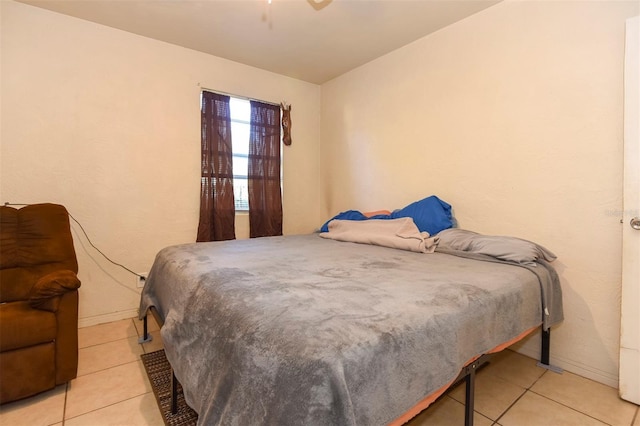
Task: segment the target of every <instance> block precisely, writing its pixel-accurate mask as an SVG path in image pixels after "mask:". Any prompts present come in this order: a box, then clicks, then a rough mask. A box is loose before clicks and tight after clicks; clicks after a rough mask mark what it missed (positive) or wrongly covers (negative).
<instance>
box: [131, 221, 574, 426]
mask: <svg viewBox="0 0 640 426" xmlns="http://www.w3.org/2000/svg"><path fill="white" fill-rule="evenodd" d="M452 254H454V253H434V254H424V253H414V252H409V251H402V250H397V249H391V248H385V247H378V246H370V245H363V244H355V243H347V242H339V241H334V240H327V239H323V238H319V237H318V236H317V235H315V234H314V235H302V236H286V237H271V238H258V239H252V240H235V241H226V242H214V243H197V244H187V245H181V246H173V247H168V248H166V249H163V250H162V251H160V252H159V253H158V255H157V257H156V260H155V262H154V265H153V267H152V270H151V272H150V274H149V277H148V279H147V281H146V285H145V288H144V290H143V293H142V297H141V303H140V315H141V317H143V316H144V315H145V313H146V311H147V309H148V308H149V307H150V306H155V307H156V308H157V310H158V311H159V313H160V315H161V316H162V318H164V326H163V327H162V330H161V334H162V339H163V342H164V347H165V351H166V355H167V358H168V359H169V361H170V362H171V365H172V366H173V368H174V371H175V374H176V377H177V378H178V380H179V381H180V383H181V384H182V385H183V388H184V392H185V398H186V401H187V403H188V404H189V405H190V406H191V407H192V408H193V409H194V410H195V411H196V412H198V415H199V419H198V424H200V425H242V426H246V425H263V424H264V425H384V424H387V423H389V422H391V421H393V420H394V419H396V418H398V417H399V416H400V415H402V414H403V413H405V412H406V411H407V410H409V409H411V408H412V407H413V406H414V405H415V404H416V403H417V402H419V401H420V400H422V399H423V398H424V397H425V396H427V395H430V394H431V393H433V392H434V391H436V390H437V389H439V388H441V387H442V386H444V385H446V384H447V383H448V382H450V381H451V380H452V379H453V378H455V377H456V375H457V374H458V372H459V371H460V369H461V368H462V367H463V366H464V365H465V363H466V362H468V361H469V360H470V359H471V358H473V357H475V356H478V355H481V354H483V353H486V352H488V351H490V350H491V349H492V348H494V347H496V346H497V345H499V344H501V343H503V342H506V341H509V340H511V339H513V338H515V337H516V336H518V335H519V334H521V333H522V332H523V331H525V330H527V329H530V328H532V327H535V326H536V325H539V324H541V322H542V321H543V319H544V320H545V325H546V326H550V325H553V324H554V323H555V322H557V321H559V320H561V319H562V305H561V303H557V302H558V301H561V294H560V286H559V283H558V280H557V275H556V274H555V272H554V271H553V268H551V267H550V266H549V265H548V264H540V265H539V266H537V267H526V266H517V265H513V264H507V263H504V262H499V261H493V260H492V259H486V258H483V256H478V255H470V254H463V255H462V256H467V257H462V256H457V255H452ZM469 257H476V258H469ZM479 260H489V261H479ZM541 289H544V295H543V293H542V291H541ZM543 296H544V298H545V299H546V300H547V301H546V302H545V303H546V306H547V308H548V310H549V311H550V315H547V316H545V315H544V307H543V302H542V299H543ZM554 300H555V301H556V302H554ZM545 317H546V318H545Z"/></svg>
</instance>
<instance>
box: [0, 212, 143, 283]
mask: <svg viewBox="0 0 640 426" xmlns="http://www.w3.org/2000/svg"><path fill="white" fill-rule="evenodd" d="M4 205H5V206H30V205H31V204H19V203H9V202H5V203H4ZM67 214H68V215H69V217H70V218H71V219H73V221H74V222H75V223H77V224H78V226H79V227H80V229H81V230H82V233H83V234H84V237H85V238H86V239H87V241H88V242H89V244H90V245H91V247H93V248H94V249H95V250H96V251H97V252H98V253H100V254H101V255H102V257H104V258H105V259H107V260H108V261H109V262H111V263H112V264H114V265H116V266H119V267H121V268H122V269H124V270H126V271H128V272H130V273H132V274H133V275H135V276H136V277H139V278H140V279H141V280H142V281H143V282H144V281H145V280H146V279H147V277H145V276H144V275H140V274H138V273H136V272H133V271H132V270H131V269H129V268H127V267H126V266H124V265H123V264H121V263H118V262H115V261H113V260H111V259H110V258H109V256H107V255H106V254H104V253H103V252H102V251H101V250H100V249H99V248H98V247H96V246H95V244H93V242H91V239H90V238H89V235H87V231H85V230H84V227H83V226H82V224H81V223H80V222H78V219H76V218H75V217H73V215H71V213H69V211H68V210H67Z"/></svg>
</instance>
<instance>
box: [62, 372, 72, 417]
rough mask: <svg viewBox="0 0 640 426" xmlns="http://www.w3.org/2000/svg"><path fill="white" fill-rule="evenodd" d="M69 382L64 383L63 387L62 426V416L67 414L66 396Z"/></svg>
mask: <svg viewBox="0 0 640 426" xmlns="http://www.w3.org/2000/svg"><path fill="white" fill-rule="evenodd" d="M70 382H71V381H68V382H67V383H65V386H64V404H63V405H62V426H64V416H65V415H66V414H67V395H69V386H70Z"/></svg>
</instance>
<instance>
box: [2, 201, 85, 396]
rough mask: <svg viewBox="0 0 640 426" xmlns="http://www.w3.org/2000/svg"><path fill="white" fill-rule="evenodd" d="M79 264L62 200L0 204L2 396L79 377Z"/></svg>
mask: <svg viewBox="0 0 640 426" xmlns="http://www.w3.org/2000/svg"><path fill="white" fill-rule="evenodd" d="M77 272H78V261H77V259H76V253H75V250H74V248H73V239H72V237H71V228H70V226H69V216H68V213H67V210H66V209H65V208H64V207H63V206H60V205H57V204H33V205H30V206H26V207H23V208H21V209H14V208H11V207H6V206H1V207H0V404H2V403H5V402H9V401H14V400H16V399H20V398H25V397H28V396H31V395H34V394H36V393H39V392H43V391H46V390H49V389H52V388H54V387H55V386H56V385H59V384H62V383H66V382H68V381H69V380H71V379H74V378H75V377H76V374H77V370H78V290H77V289H78V287H80V281H79V280H78V277H77V276H76V274H77Z"/></svg>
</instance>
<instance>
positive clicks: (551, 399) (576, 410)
mask: <svg viewBox="0 0 640 426" xmlns="http://www.w3.org/2000/svg"><path fill="white" fill-rule="evenodd" d="M529 392H531V393H533V394H535V395H538V396H540V397H542V398H544V399H546V400H548V401H551V402H555V403H556V404H558V405H562V406H563V407H565V408H568V409H570V410H571V411H575V412H576V413H580V414H582V415H583V416H587V417H589V418H591V419H593V420H596V421H598V422H600V423H602V424H605V425H609V426H612V425H611V423H607V422H605V421H604V420H602V419H599V418H597V417H593V416H592V415H591V414H587V413H583V412H582V411H580V410H578V409H577V408H574V407H572V406H570V405H567V404H565V403H563V402H560V401H556V400H555V399H553V398H551V397H549V396H546V395H543V394H541V393H538V392H536V391H534V390H529Z"/></svg>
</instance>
